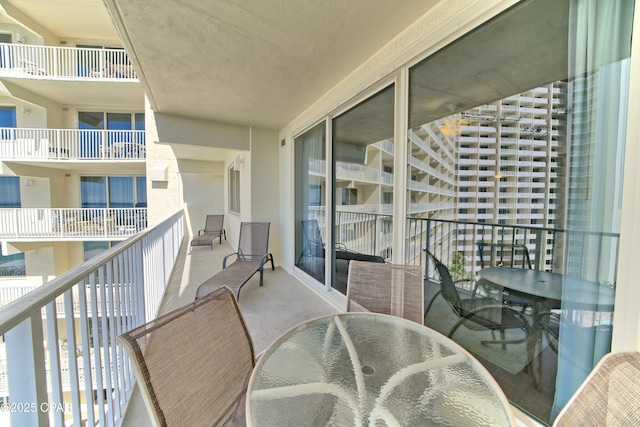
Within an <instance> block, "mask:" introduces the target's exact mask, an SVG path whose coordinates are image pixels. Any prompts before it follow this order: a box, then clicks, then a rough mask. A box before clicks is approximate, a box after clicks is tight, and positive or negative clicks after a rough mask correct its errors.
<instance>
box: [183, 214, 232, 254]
mask: <svg viewBox="0 0 640 427" xmlns="http://www.w3.org/2000/svg"><path fill="white" fill-rule="evenodd" d="M223 223H224V215H207V218H206V220H205V224H204V228H203V229H202V230H198V236H197V237H194V238H193V239H192V240H191V246H203V245H204V246H206V245H209V246H210V247H211V249H213V241H214V240H215V239H219V240H220V244H222V236H224V240H227V233H226V232H225V231H224V228H223V226H222V225H223Z"/></svg>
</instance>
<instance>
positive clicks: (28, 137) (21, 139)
mask: <svg viewBox="0 0 640 427" xmlns="http://www.w3.org/2000/svg"><path fill="white" fill-rule="evenodd" d="M145 158H146V136H145V131H143V130H80V129H23V128H0V160H2V161H9V160H16V161H29V162H51V161H65V162H68V161H73V160H75V161H96V160H99V161H118V162H120V161H129V162H130V161H137V162H140V161H143V160H144V159H145Z"/></svg>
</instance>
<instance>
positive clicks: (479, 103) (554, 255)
mask: <svg viewBox="0 0 640 427" xmlns="http://www.w3.org/2000/svg"><path fill="white" fill-rule="evenodd" d="M632 12H633V2H632V1H630V2H625V1H610V2H603V1H600V2H593V1H588V0H587V1H571V0H536V1H528V2H522V3H520V4H518V5H516V6H515V7H514V8H512V9H510V10H508V11H507V12H505V13H504V14H502V15H500V16H499V17H497V18H496V19H494V20H492V21H491V22H490V23H487V24H486V25H484V26H482V27H480V28H478V29H477V30H475V31H473V32H471V33H469V34H467V35H465V37H464V38H462V39H461V40H459V41H457V42H455V43H453V44H451V45H449V46H447V47H445V48H443V49H442V50H441V51H439V52H436V53H435V54H433V55H431V56H430V57H428V58H426V59H424V60H423V61H421V62H419V63H417V64H416V65H414V66H412V67H411V68H410V70H409V126H408V130H407V132H408V139H407V141H406V144H407V168H408V169H409V173H410V175H411V176H414V175H415V176H417V177H418V181H417V182H416V183H415V184H414V183H411V184H413V185H411V186H409V187H408V188H407V193H408V197H407V199H408V200H419V201H421V202H422V203H421V204H420V205H419V206H413V207H412V206H408V207H407V209H408V213H409V216H410V219H409V227H408V234H409V235H408V236H407V240H408V241H409V242H410V243H409V244H408V246H409V250H408V251H407V257H406V262H408V263H421V264H422V265H427V264H426V260H425V259H423V258H422V257H424V251H423V250H422V249H423V248H428V249H430V250H431V251H433V252H434V253H435V254H436V255H437V257H438V258H439V259H440V260H442V261H443V262H444V263H446V264H447V265H449V267H450V269H451V270H453V271H455V272H456V273H457V274H459V275H460V276H462V277H466V278H476V277H477V276H478V275H480V276H482V274H483V273H482V270H481V269H482V268H483V267H487V266H485V265H483V264H482V263H478V262H477V256H478V255H477V254H478V245H477V243H478V242H485V243H491V244H498V245H511V247H519V248H526V249H527V251H528V253H529V254H530V260H531V267H532V269H535V270H541V271H543V272H552V273H553V275H550V276H544V277H556V278H558V277H559V278H560V280H559V282H558V283H559V284H558V285H557V286H558V287H560V288H561V291H562V294H561V295H560V296H559V297H555V298H550V297H548V295H549V294H544V295H539V292H540V289H541V285H540V283H549V282H545V281H542V282H540V281H539V282H537V286H536V285H533V286H532V288H531V289H530V290H531V293H530V294H529V295H528V296H530V297H531V298H532V299H530V300H529V305H525V304H524V302H525V301H520V303H521V305H519V306H518V309H520V310H522V313H523V314H524V316H525V317H526V318H527V319H528V322H529V324H530V325H531V326H532V327H534V328H538V329H534V331H535V333H536V334H540V335H534V336H533V339H534V340H535V341H536V342H537V345H536V346H535V348H534V349H533V350H532V351H531V352H530V353H529V349H527V342H526V341H524V342H522V343H520V344H516V343H510V344H508V345H506V346H505V347H503V348H502V349H499V346H497V345H495V344H494V345H492V344H481V343H480V340H482V339H489V340H490V339H491V332H489V331H474V333H469V331H465V332H460V333H459V332H456V333H455V335H454V336H453V338H454V340H456V341H458V342H459V343H460V344H461V345H462V346H464V347H465V348H467V349H468V350H469V351H471V352H472V353H474V355H476V356H477V357H478V358H479V359H480V360H481V362H483V363H484V364H485V366H486V367H487V368H488V369H489V371H490V372H491V373H492V374H493V375H494V376H495V378H496V380H497V381H498V383H500V384H501V385H502V386H503V388H504V390H505V391H506V393H507V396H508V397H509V399H510V400H511V401H512V402H513V403H515V404H516V405H517V406H519V407H521V408H523V409H524V410H526V411H528V412H530V413H531V414H533V415H534V416H535V417H537V418H539V419H541V420H543V421H544V422H547V423H552V422H553V419H554V417H555V416H556V414H557V412H558V411H559V410H560V409H561V408H562V407H563V405H564V404H565V403H566V402H567V400H568V398H569V397H570V396H571V395H572V394H573V392H574V391H575V390H576V388H577V387H578V386H579V385H580V383H581V382H582V380H584V378H585V377H586V375H587V374H588V373H589V372H590V371H591V369H592V367H593V366H594V365H595V363H597V361H598V360H599V359H600V358H601V357H602V355H603V354H605V353H606V352H608V351H609V350H610V348H611V336H612V318H613V317H612V314H613V308H614V307H613V298H612V295H613V293H614V291H615V284H616V266H617V256H618V241H619V224H620V212H619V206H620V202H621V176H622V175H621V173H620V168H621V165H622V158H623V149H624V145H625V140H624V129H625V117H624V116H625V114H624V108H623V107H621V106H626V105H627V96H628V93H629V89H628V75H629V54H630V40H631V32H630V29H631V17H632V15H633V13H632ZM505 40H508V41H509V42H508V43H505ZM595 40H598V42H597V43H595V42H594V41H595ZM486 46H494V47H497V46H499V47H500V48H496V49H494V50H491V51H486V53H485V54H483V55H481V56H478V55H476V53H477V52H479V51H483V49H484V48H483V47H486ZM534 56H535V58H536V60H535V61H532V60H531V58H532V57H534ZM454 69H455V73H452V70H454ZM461 183H463V184H464V188H463V187H458V190H457V191H456V185H458V184H461ZM463 189H464V195H463V196H464V199H465V202H464V203H462V201H461V198H460V196H461V195H462V194H461V193H462V191H463ZM540 193H543V194H545V196H544V198H541V197H540ZM456 207H457V209H456ZM539 224H545V228H543V227H541V226H540V225H539ZM513 245H515V246H513ZM513 255H514V256H517V254H516V253H515V251H514V253H513ZM520 256H522V255H520ZM427 275H428V277H431V278H433V280H434V281H435V282H436V283H437V280H438V278H437V274H435V273H434V272H433V270H431V271H429V269H427ZM460 283H462V282H460ZM439 289H440V288H439V286H438V285H434V287H433V288H432V289H431V290H430V289H429V287H427V300H428V299H429V298H430V297H431V295H433V294H435V292H437V291H438V290H439ZM594 289H595V292H593V299H592V300H588V298H587V297H586V295H590V294H591V293H592V291H593V290H594ZM465 292H466V289H465V288H463V287H462V286H461V287H460V289H459V293H460V294H461V295H462V296H463V297H468V296H471V294H470V293H468V294H465ZM492 292H495V290H492V289H490V288H488V289H484V290H482V291H481V292H480V294H482V296H484V297H491V296H492V295H496V294H493V293H492ZM502 292H503V293H501V294H500V295H501V296H504V295H507V297H506V298H504V301H509V298H508V293H509V288H508V286H507V285H505V287H504V288H503V290H502ZM474 295H478V293H474ZM442 296H443V295H442V294H440V295H439V296H438V297H437V298H436V299H434V305H433V306H432V309H431V312H430V314H429V315H428V316H427V318H426V323H427V325H428V326H430V327H432V328H434V329H436V330H439V331H441V332H444V333H445V334H447V333H448V332H449V330H450V329H451V325H452V324H455V322H456V321H457V317H456V315H455V313H454V312H453V310H451V309H450V307H449V305H448V304H447V302H446V301H445V299H444V298H442ZM495 301H496V302H497V303H498V304H501V303H502V301H503V299H502V298H498V299H496V300H495ZM510 303H511V302H510ZM543 330H544V331H546V332H543ZM523 335H524V334H523V333H522V332H520V338H522V336H523ZM482 336H484V337H489V338H482ZM511 338H514V339H515V338H516V337H515V336H511ZM538 339H539V340H538ZM529 364H531V365H529ZM527 366H534V374H533V375H530V372H527V369H525V368H526V367H527ZM536 383H537V384H536Z"/></svg>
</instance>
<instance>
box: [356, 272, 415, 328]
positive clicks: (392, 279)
mask: <svg viewBox="0 0 640 427" xmlns="http://www.w3.org/2000/svg"><path fill="white" fill-rule="evenodd" d="M347 311H365V312H366V311H371V312H375V313H382V314H390V315H392V316H397V317H403V318H405V319H408V320H412V321H414V322H416V323H419V324H422V322H423V313H424V274H423V272H422V267H420V266H418V265H397V264H381V263H372V262H365V261H351V263H350V264H349V276H348V279H347Z"/></svg>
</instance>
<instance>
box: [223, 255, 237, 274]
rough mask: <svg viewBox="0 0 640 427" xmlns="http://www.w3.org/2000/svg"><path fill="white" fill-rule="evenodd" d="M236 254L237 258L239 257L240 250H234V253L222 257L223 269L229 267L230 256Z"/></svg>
mask: <svg viewBox="0 0 640 427" xmlns="http://www.w3.org/2000/svg"><path fill="white" fill-rule="evenodd" d="M234 255H235V256H236V258H237V257H238V252H234V253H232V254H229V255H227V256H225V257H224V258H223V259H222V269H223V270H224V269H225V268H227V258H229V257H231V256H234Z"/></svg>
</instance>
